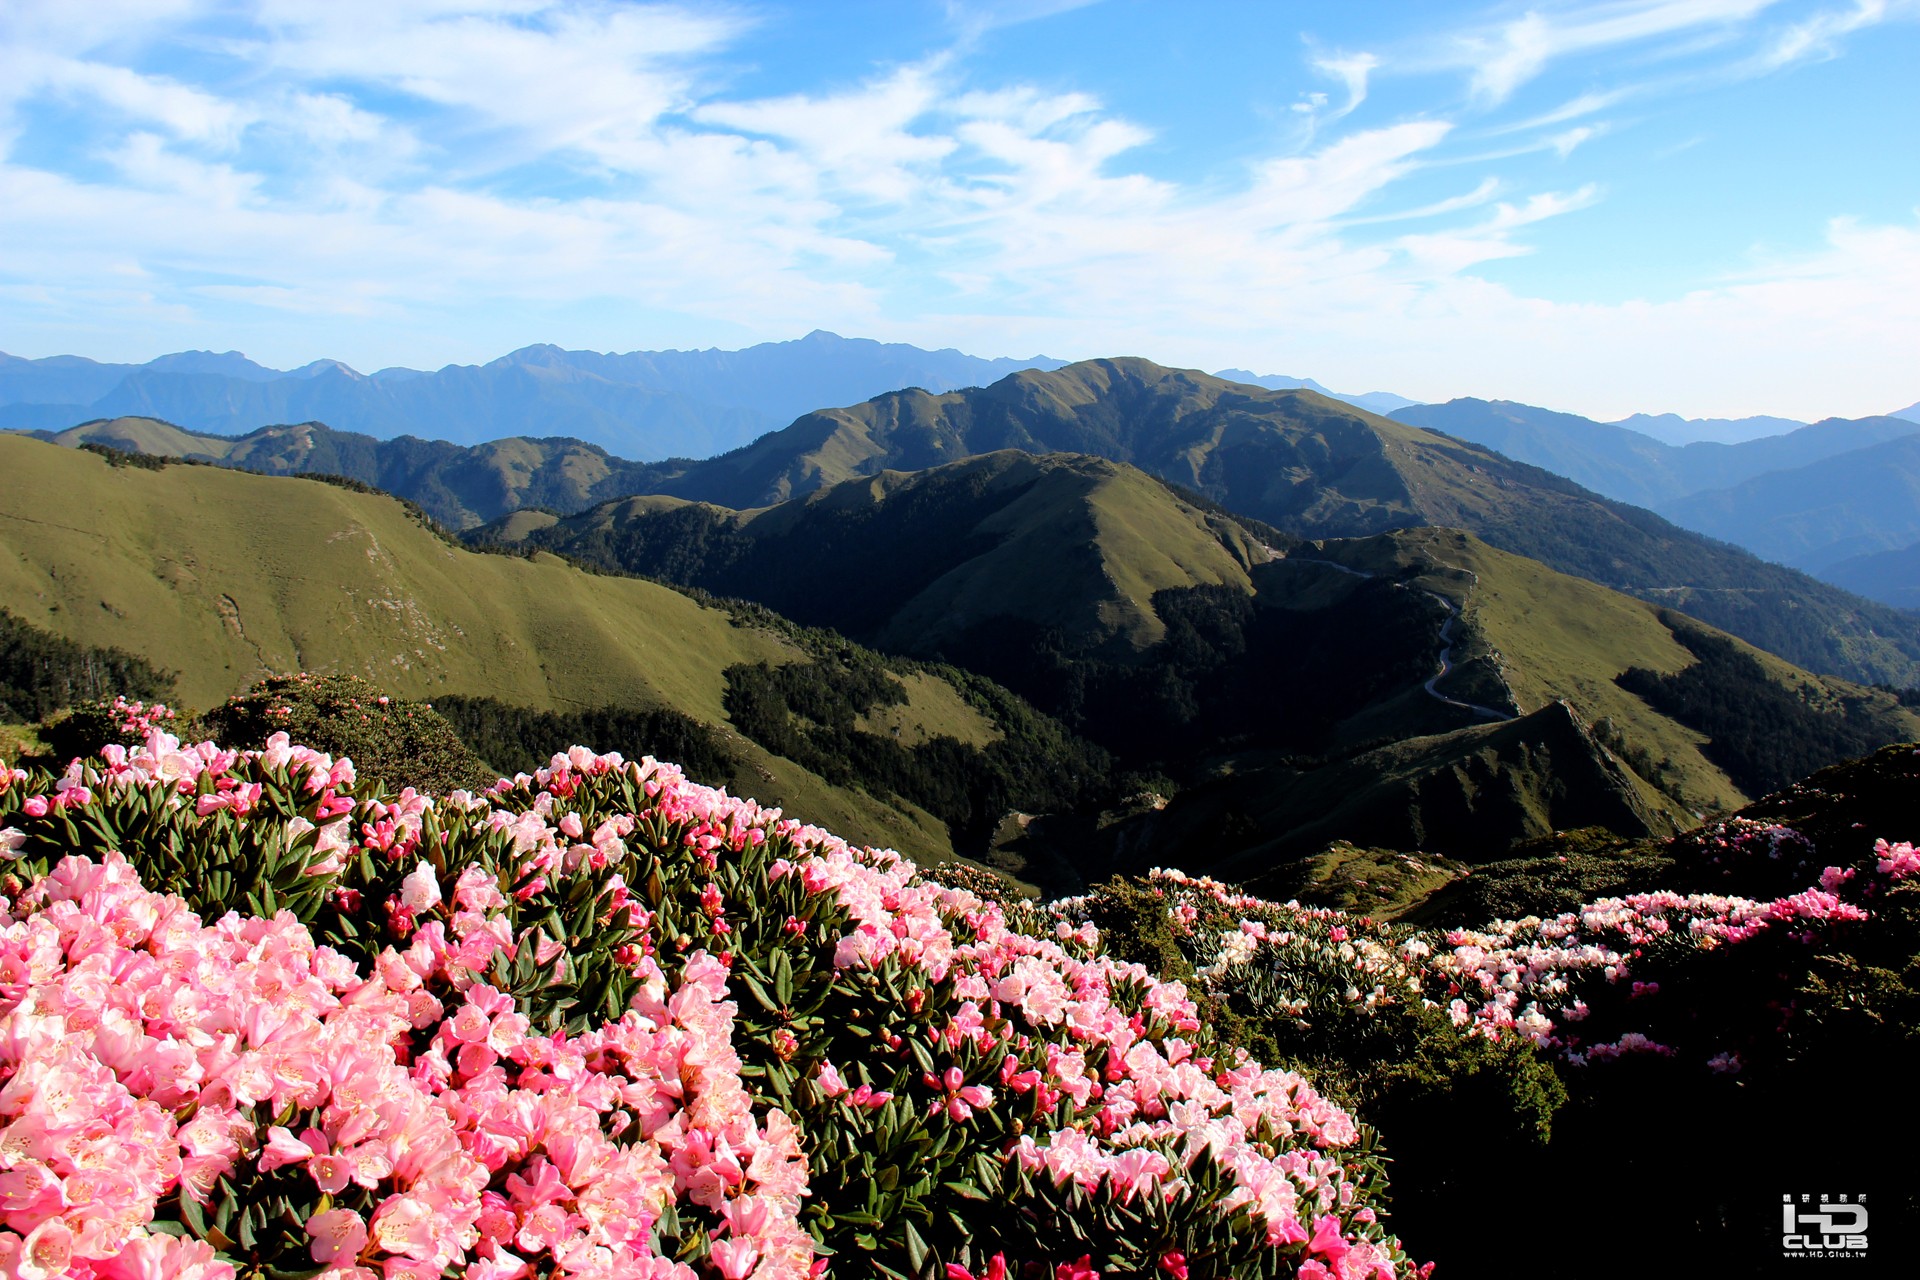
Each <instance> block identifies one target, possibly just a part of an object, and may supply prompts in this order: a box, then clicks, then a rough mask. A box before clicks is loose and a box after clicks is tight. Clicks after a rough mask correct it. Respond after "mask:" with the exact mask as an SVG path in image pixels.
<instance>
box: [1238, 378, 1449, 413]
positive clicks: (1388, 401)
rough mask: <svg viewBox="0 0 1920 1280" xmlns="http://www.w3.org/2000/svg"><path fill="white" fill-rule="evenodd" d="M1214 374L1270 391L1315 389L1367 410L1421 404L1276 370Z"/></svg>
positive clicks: (1374, 410) (1394, 396)
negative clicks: (1337, 388)
mask: <svg viewBox="0 0 1920 1280" xmlns="http://www.w3.org/2000/svg"><path fill="white" fill-rule="evenodd" d="M1213 376H1214V377H1216V378H1225V379H1226V380H1227V381H1228V382H1244V383H1247V384H1248V385H1249V386H1255V387H1265V388H1266V389H1267V390H1269V391H1293V390H1297V389H1305V390H1307V391H1318V392H1319V393H1320V394H1321V395H1323V396H1330V397H1332V398H1333V399H1335V400H1344V401H1346V402H1347V403H1348V404H1352V405H1358V406H1360V407H1361V408H1362V409H1365V410H1367V411H1368V412H1370V413H1392V412H1393V411H1394V410H1395V409H1404V408H1406V407H1407V406H1408V405H1411V404H1419V403H1420V402H1419V401H1418V400H1409V399H1407V398H1406V397H1405V396H1397V395H1395V394H1394V393H1393V392H1391V391H1367V392H1363V393H1361V394H1359V395H1349V394H1347V393H1346V392H1343V391H1329V390H1327V389H1326V388H1325V387H1323V386H1321V385H1320V384H1319V383H1317V382H1315V381H1314V380H1313V379H1312V378H1289V377H1287V376H1285V375H1284V374H1278V373H1249V372H1248V371H1247V370H1245V369H1221V370H1219V371H1218V372H1216V373H1215V374H1214V375H1213Z"/></svg>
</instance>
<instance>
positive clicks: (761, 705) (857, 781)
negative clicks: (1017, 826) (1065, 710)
mask: <svg viewBox="0 0 1920 1280" xmlns="http://www.w3.org/2000/svg"><path fill="white" fill-rule="evenodd" d="M937 670H938V673H939V674H940V675H941V676H942V677H943V678H945V679H947V680H948V681H949V682H950V683H952V684H954V685H955V686H956V687H957V688H959V689H960V691H961V693H962V696H963V697H966V698H967V699H968V701H969V702H971V703H972V704H973V705H974V706H975V707H976V709H979V710H981V711H982V712H983V713H984V714H986V715H988V716H989V718H990V719H992V720H993V721H994V722H995V725H996V727H997V728H999V729H1000V730H1001V736H1000V737H999V738H997V739H996V740H994V741H993V742H990V743H988V744H987V745H985V746H983V747H982V746H974V745H972V744H969V743H964V742H961V741H959V740H958V739H957V738H951V737H934V738H931V739H929V740H927V741H925V742H919V743H915V744H913V745H911V746H908V745H906V744H903V743H900V742H898V741H895V740H894V739H893V738H891V737H889V736H886V735H883V734H879V733H875V732H872V731H871V730H869V729H864V728H861V727H860V726H859V724H858V721H859V719H860V718H861V717H862V716H864V715H866V714H867V713H869V712H871V711H874V710H877V709H880V708H884V707H887V706H895V705H899V704H901V703H904V702H905V701H906V694H905V692H904V690H903V689H902V687H901V685H900V683H899V681H898V680H896V679H894V678H893V675H892V674H890V672H889V664H888V663H886V662H883V661H882V660H881V659H880V658H879V657H878V655H875V654H873V653H871V652H869V651H866V650H862V649H854V648H851V647H849V648H847V649H844V650H842V651H841V652H839V653H837V654H821V655H818V656H816V658H815V660H814V661H813V662H810V663H786V664H782V665H780V666H773V665H771V664H768V663H752V664H740V665H736V666H733V667H729V668H728V669H727V714H728V716H729V717H730V718H731V719H732V721H733V723H734V725H735V727H737V728H738V729H739V730H740V731H741V732H742V733H744V734H746V735H747V736H748V737H750V738H752V739H753V740H754V741H756V742H758V743H759V744H760V745H761V746H763V747H765V748H766V749H767V750H769V751H772V752H774V753H775V754H778V755H783V756H785V757H787V758H788V759H789V760H793V761H794V762H796V763H798V764H801V765H804V766H805V767H806V768H808V769H811V770H813V771H814V772H815V773H818V774H819V775H820V776H821V777H823V778H825V779H826V780H827V781H828V782H830V783H833V784H834V785H836V786H855V787H859V788H861V789H862V790H864V791H867V792H868V793H869V794H875V795H880V796H886V795H892V796H897V797H898V798H900V799H902V800H906V801H909V802H911V803H913V804H917V805H919V806H920V807H921V808H923V809H925V810H927V811H928V812H929V813H931V814H933V815H934V816H935V817H937V818H939V819H941V820H942V821H944V822H945V823H946V824H947V825H948V827H949V828H950V829H951V831H952V832H953V835H954V839H955V841H956V843H962V842H964V843H974V842H978V841H980V840H983V839H985V838H986V836H987V835H988V834H989V833H990V832H991V831H992V829H993V827H994V825H995V824H996V823H997V822H998V821H999V820H1000V818H1001V817H1002V816H1003V815H1005V814H1006V813H1007V812H1008V811H1009V810H1014V809H1018V810H1022V811H1024V812H1029V813H1057V812H1064V811H1068V810H1072V809H1077V808H1079V807H1081V806H1082V805H1083V804H1086V803H1088V802H1089V801H1090V800H1092V799H1094V798H1095V797H1097V796H1099V795H1101V794H1102V793H1103V791H1104V788H1105V785H1106V778H1107V774H1108V769H1109V763H1110V762H1109V760H1108V758H1107V755H1106V753H1105V752H1103V751H1101V750H1100V749H1099V748H1097V747H1094V746H1092V745H1091V744H1089V743H1086V742H1084V741H1081V740H1079V739H1077V738H1075V737H1073V736H1072V735H1071V734H1068V733H1066V732H1064V731H1063V730H1062V729H1061V728H1060V726H1059V725H1057V724H1053V723H1051V722H1049V721H1048V720H1046V719H1045V718H1044V717H1042V716H1038V715H1036V714H1034V711H1033V709H1032V708H1031V707H1026V706H1024V705H1023V704H1021V703H1020V702H1019V700H1018V699H1015V698H1011V697H1008V696H1007V695H1006V693H1005V691H1004V690H994V689H992V687H991V686H990V685H989V684H988V683H987V682H986V681H983V680H979V679H977V678H974V677H970V676H967V675H966V674H965V673H962V672H957V671H952V670H951V669H947V668H939V669H937Z"/></svg>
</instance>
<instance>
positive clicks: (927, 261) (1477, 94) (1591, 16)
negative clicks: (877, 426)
mask: <svg viewBox="0 0 1920 1280" xmlns="http://www.w3.org/2000/svg"><path fill="white" fill-rule="evenodd" d="M1915 67H1920V0H1772V2H1769V0H1601V2H1598V3H1580V2H1569V3H1536V4H1527V5H1511V4H1442V3H1420V4H1414V3H1379V2H1369V3H1356V2H1354V0H1347V2H1346V3H1325V4H1322V3H1304V2H1303V3H1280V2H1278V0H1274V2H1271V3H1254V2H1252V0H1244V2H1236V3H1203V2H1194V0H1189V2H1188V3H1181V4H1172V3H1167V2H1165V0H1156V2H1152V3H1149V2H1148V0H1099V2H1096V3H1078V4H1076V3H1071V2H1068V0H1024V2H1022V0H950V2H948V3H940V2H939V0H926V2H922V0H887V2H885V3H881V2H878V0H860V2H854V0H847V2H843V3H835V2H833V0H814V2H812V3H805V4H799V3H743V4H731V3H728V4H707V3H701V4H688V5H653V4H622V3H559V4H553V3H543V2H542V0H457V2H456V0H258V2H256V3H203V2H200V0H88V2H87V3H86V4H74V3H71V0H6V3H5V4H4V5H0V350H5V351H8V352H11V353H13V354H15V355H25V356H44V355H50V354H55V353H61V352H73V353H78V354H83V355H89V356H93V357H95V358H98V359H113V360H143V359H147V358H150V357H152V356H154V355H157V354H160V353H162V352H166V351H173V350H180V349H183V348H192V347H199V348H211V349H215V350H226V349H238V350H241V351H245V352H246V353H247V354H249V355H251V356H253V357H254V358H255V359H258V360H260V361H261V362H263V363H267V364H272V365H276V366H280V367H291V366H294V365H298V364H303V363H305V362H307V361H309V360H312V359H316V358H319V357H333V358H337V359H342V360H345V361H347V362H348V363H349V364H352V365H354V366H355V367H358V368H361V369H374V368H379V367H381V366H384V365H391V364H403V365H410V366H414V367H437V366H439V365H441V364H445V363H452V362H461V363H466V362H476V361H483V360H486V359H490V358H492V357H494V356H497V355H499V354H501V353H503V352H505V351H507V350H509V349H511V348H514V347H517V346H521V345H525V344H527V343H530V342H556V343H560V344H562V345H565V346H570V347H585V348H592V349H596V350H622V351H624V350H633V349H636V348H652V347H703V346H722V347H734V346H741V345H745V344H748V343H752V342H757V341H764V340H771V339H783V338H791V337H797V336H799V335H800V334H803V333H805V332H806V331H808V330H810V329H813V328H816V327H818V328H827V329H832V330H834V331H836V332H839V333H843V334H848V335H857V336H868V337H876V338H881V339H885V340H892V341H907V342H914V343H918V344H920V345H923V346H955V347H959V348H961V349H963V350H967V351H971V352H975V353H977V354H981V355H1026V354H1032V353H1034V352H1045V353H1047V354H1049V355H1054V356H1059V357H1063V358H1081V357H1087V356H1097V355H1112V354H1136V355H1145V356H1149V357H1151V358H1153V359H1156V360H1160V361H1162V362H1165V363H1169V364H1180V365H1191V366H1197V367H1202V368H1207V369H1215V368H1221V367H1226V366H1238V367H1243V368H1250V369H1253V370H1255V371H1258V372H1263V373H1287V374H1294V375H1299V376H1309V377H1313V378H1317V379H1318V380H1320V381H1321V382H1323V383H1325V384H1327V385H1329V386H1333V387H1336V388H1338V389H1341V390H1345V391H1356V392H1357V391H1368V390H1391V391H1396V392H1399V393H1401V394H1404V395H1408V396H1412V397H1415V398H1418V399H1445V398H1448V397H1451V396H1455V395H1483V396H1489V397H1505V398H1512V399H1519V400H1525V401H1529V402H1532V403H1537V404H1544V405H1549V406H1552V407H1555V408H1562V409H1567V410H1571V411H1575V412H1582V413H1588V414H1592V415H1594V416H1599V417H1620V416H1624V415H1625V414H1627V413H1630V412H1634V411H1637V410H1646V411H1653V412H1658V411H1678V412H1682V413H1686V414H1689V415H1694V416H1708V415H1738V414H1746V413H1777V414H1783V415H1787V416H1794V417H1801V418H1816V417H1821V416H1825V415H1829V414H1845V415H1849V416H1852V415H1859V414H1865V413H1873V412H1884V411H1887V410H1890V409H1894V408H1899V407H1901V406H1904V405H1907V404H1909V403H1912V402H1913V401H1914V400H1916V399H1920V127H1917V126H1920V74H1916V73H1915V71H1914V68H1915Z"/></svg>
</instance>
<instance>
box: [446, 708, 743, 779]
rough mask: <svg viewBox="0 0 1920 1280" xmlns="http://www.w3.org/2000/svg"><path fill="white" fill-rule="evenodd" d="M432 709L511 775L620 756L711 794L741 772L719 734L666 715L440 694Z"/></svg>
mask: <svg viewBox="0 0 1920 1280" xmlns="http://www.w3.org/2000/svg"><path fill="white" fill-rule="evenodd" d="M433 709H434V710H435V711H437V712H439V713H440V714H441V715H442V716H444V717H445V718H446V720H447V722H448V723H449V724H451V725H452V726H453V729H454V732H455V733H457V734H459V735H460V739H461V741H463V742H465V743H466V744H467V746H468V747H470V748H471V749H472V750H473V751H474V753H475V754H477V755H479V756H480V757H481V758H482V759H484V760H485V761H486V762H487V763H488V764H490V765H492V766H493V767H494V768H495V769H498V770H500V771H501V772H503V773H506V774H509V775H511V774H515V773H531V772H533V771H534V770H535V769H537V768H540V767H541V766H542V765H545V764H546V763H547V762H548V761H549V760H551V759H552V758H553V756H554V755H555V754H556V753H557V752H561V751H565V750H566V749H567V748H569V747H572V746H590V747H592V748H593V749H594V750H596V751H618V752H620V753H621V754H622V755H624V756H626V757H627V758H628V759H630V760H638V759H639V758H640V757H641V756H652V757H653V758H654V759H656V760H671V761H673V762H674V763H675V764H677V765H679V766H680V767H681V768H683V769H685V770H686V772H687V776H688V777H690V778H693V779H695V780H696V781H699V782H702V783H706V784H707V785H710V786H717V785H719V784H720V783H722V782H724V781H726V780H727V779H728V778H731V777H733V776H734V775H735V773H736V772H737V771H738V770H739V769H740V768H741V767H742V762H741V760H740V759H739V758H738V756H736V755H735V754H734V753H733V752H731V751H729V750H728V748H727V743H726V740H725V739H724V738H723V737H722V736H721V734H720V733H719V731H717V730H715V729H713V728H712V727H710V726H708V725H705V724H702V723H701V722H700V721H698V720H695V719H694V718H693V717H691V716H688V715H684V714H682V713H680V712H678V711H672V710H669V709H667V708H664V707H592V708H587V709H584V710H576V711H542V710H539V709H538V708H535V707H517V706H514V705H512V704H511V703H506V702H502V701H500V700H499V699H498V698H485V697H482V698H474V697H467V696H464V695H460V694H441V695H440V696H439V697H436V698H435V699H434V700H433Z"/></svg>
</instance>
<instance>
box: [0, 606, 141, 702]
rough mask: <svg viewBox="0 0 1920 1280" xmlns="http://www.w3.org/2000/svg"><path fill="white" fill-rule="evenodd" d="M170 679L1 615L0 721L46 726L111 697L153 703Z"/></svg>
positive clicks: (137, 661) (118, 652) (121, 654)
mask: <svg viewBox="0 0 1920 1280" xmlns="http://www.w3.org/2000/svg"><path fill="white" fill-rule="evenodd" d="M173 684H174V675H173V673H172V672H170V671H162V670H160V669H159V668H157V667H155V666H153V664H151V663H149V662H148V661H147V660H146V659H145V658H141V657H138V656H136V655H134V654H131V653H128V652H126V651H125V650H123V649H111V648H107V649H103V648H97V647H94V646H91V645H82V644H76V643H75V642H74V641H72V640H69V639H67V638H66V637H65V636H59V635H55V634H54V633H53V632H51V631H48V630H46V629H45V628H43V627H36V626H34V625H33V624H32V623H30V622H28V621H26V620H25V619H24V618H17V617H15V616H14V615H13V614H11V613H9V612H8V611H7V610H5V609H0V718H4V719H6V720H9V721H12V722H16V723H20V722H26V721H34V720H44V719H46V718H47V717H48V716H50V715H52V714H53V713H54V712H56V711H58V710H60V709H61V708H63V707H71V706H75V705H77V704H79V703H82V702H87V701H91V700H94V699H99V698H109V697H112V696H113V695H115V694H126V695H127V696H128V697H130V698H139V699H142V700H144V701H152V700H154V699H156V698H162V699H164V698H166V697H168V696H170V695H171V694H172V692H173Z"/></svg>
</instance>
